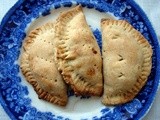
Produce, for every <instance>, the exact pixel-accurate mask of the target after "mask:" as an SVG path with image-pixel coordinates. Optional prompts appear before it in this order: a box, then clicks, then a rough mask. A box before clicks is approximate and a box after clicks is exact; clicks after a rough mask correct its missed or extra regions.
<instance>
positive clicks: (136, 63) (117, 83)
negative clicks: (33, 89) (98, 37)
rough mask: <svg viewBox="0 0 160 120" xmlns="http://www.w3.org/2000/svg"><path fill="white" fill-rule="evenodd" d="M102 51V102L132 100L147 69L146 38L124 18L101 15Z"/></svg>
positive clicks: (149, 57) (112, 103)
mask: <svg viewBox="0 0 160 120" xmlns="http://www.w3.org/2000/svg"><path fill="white" fill-rule="evenodd" d="M101 28H102V51H103V52H102V55H103V75H104V93H103V97H102V103H103V104H105V105H115V104H122V103H126V102H128V101H130V100H132V99H133V98H134V97H135V96H136V95H137V94H138V92H139V91H140V90H141V88H142V87H143V86H144V85H145V83H146V81H147V78H148V76H149V74H150V72H151V66H152V59H151V57H152V49H151V46H150V44H149V43H148V41H147V40H146V39H145V38H144V37H143V36H142V35H141V33H140V32H138V31H137V30H136V29H134V28H133V27H132V26H131V25H130V24H129V23H128V22H126V21H124V20H109V19H102V21H101Z"/></svg>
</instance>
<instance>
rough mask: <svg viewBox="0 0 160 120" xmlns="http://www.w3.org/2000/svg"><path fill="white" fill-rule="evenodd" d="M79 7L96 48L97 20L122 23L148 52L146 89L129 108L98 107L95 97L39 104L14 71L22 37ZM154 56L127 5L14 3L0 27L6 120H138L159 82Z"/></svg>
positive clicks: (117, 0) (145, 28) (101, 0)
mask: <svg viewBox="0 0 160 120" xmlns="http://www.w3.org/2000/svg"><path fill="white" fill-rule="evenodd" d="M77 4H81V5H82V6H83V7H84V8H83V10H84V13H85V15H86V19H87V22H88V24H89V25H90V26H91V28H92V30H93V33H94V35H95V37H96V38H97V41H98V43H99V46H100V48H101V32H100V25H99V24H100V19H101V18H106V17H107V18H112V19H125V20H127V21H129V22H130V23H131V24H132V25H133V26H134V27H135V28H136V29H137V30H138V31H140V32H141V33H142V34H143V35H144V36H145V38H146V39H147V40H148V41H149V43H150V44H151V45H152V48H153V58H152V64H153V67H152V71H151V74H150V76H149V78H148V81H147V83H146V85H145V86H144V87H143V89H142V90H141V91H140V93H139V94H138V95H137V96H136V98H135V99H134V100H132V101H131V102H129V103H126V104H123V105H117V106H112V107H111V106H110V107H109V106H104V105H103V104H101V102H100V101H101V99H100V98H98V97H87V96H82V97H76V96H75V95H74V94H73V92H72V91H70V92H69V103H68V104H67V106H66V107H59V106H56V105H53V104H51V103H48V102H46V101H43V100H39V99H38V97H37V94H36V93H35V92H34V90H33V88H32V86H31V85H30V84H29V83H27V82H26V80H25V78H24V77H23V75H22V74H21V71H20V68H19V56H20V54H21V47H22V43H23V40H24V39H25V36H26V35H27V33H28V32H29V31H30V30H32V29H34V28H36V27H38V26H40V25H42V24H44V23H46V22H48V21H53V20H55V19H56V18H57V16H58V15H59V13H60V12H62V11H65V10H67V9H69V8H70V7H73V6H75V5H77ZM159 62H160V52H159V46H158V40H157V38H156V35H155V32H154V30H153V28H152V26H151V24H150V22H149V20H148V18H147V17H146V15H145V14H144V12H143V11H142V10H141V9H140V7H139V6H138V5H137V4H136V3H135V2H134V1H132V0H88V1H87V0H19V1H18V2H17V3H16V4H15V5H14V6H13V7H12V8H11V9H10V11H9V12H8V13H7V14H6V16H5V17H4V18H3V21H2V24H1V26H0V102H1V104H2V106H3V108H4V109H5V111H6V112H7V113H8V115H9V116H10V118H11V119H12V120H15V119H24V120H70V119H74V120H79V119H80V120H99V119H102V120H131V119H134V120H136V119H140V118H142V117H143V116H144V115H145V114H146V113H147V112H148V110H149V108H150V107H151V104H152V102H153V100H154V97H155V95H156V91H157V88H158V83H159V76H160V63H159Z"/></svg>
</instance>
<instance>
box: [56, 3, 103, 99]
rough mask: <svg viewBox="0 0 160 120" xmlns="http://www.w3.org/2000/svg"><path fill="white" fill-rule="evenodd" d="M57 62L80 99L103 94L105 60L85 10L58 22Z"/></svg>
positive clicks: (70, 12)
mask: <svg viewBox="0 0 160 120" xmlns="http://www.w3.org/2000/svg"><path fill="white" fill-rule="evenodd" d="M55 29H56V31H55V32H56V38H57V39H56V42H57V46H56V49H57V52H56V53H57V55H56V61H57V65H58V70H59V71H60V72H61V74H62V76H63V78H64V80H65V82H66V83H67V84H69V85H70V86H71V88H72V89H73V90H74V92H75V94H77V95H95V96H100V95H101V94H102V87H103V86H102V58H101V54H100V48H99V46H98V44H97V42H96V39H95V37H94V35H93V33H92V32H91V29H90V27H89V26H88V25H87V22H86V19H85V16H84V13H83V11H82V7H81V6H77V7H75V8H72V9H70V10H68V11H66V12H63V13H61V14H60V16H59V17H58V19H57V22H56V26H55Z"/></svg>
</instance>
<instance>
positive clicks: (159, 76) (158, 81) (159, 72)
mask: <svg viewBox="0 0 160 120" xmlns="http://www.w3.org/2000/svg"><path fill="white" fill-rule="evenodd" d="M75 1H76V0H75ZM126 1H127V2H128V3H130V4H131V5H132V7H133V8H134V9H135V10H137V11H138V12H139V13H140V14H139V15H140V16H141V18H142V19H143V21H144V22H145V24H146V25H147V27H148V28H149V32H150V35H151V36H152V38H153V39H154V43H155V47H156V49H155V51H156V55H157V56H156V59H157V61H156V64H157V68H156V75H155V76H156V77H155V81H154V83H155V85H154V87H153V90H152V92H151V93H150V95H151V97H150V98H149V99H148V101H147V102H146V104H145V106H144V107H143V109H142V110H141V111H140V112H139V113H138V114H137V116H136V118H135V120H139V119H142V118H144V117H145V115H146V114H147V113H148V112H149V110H150V108H151V107H152V104H153V102H154V100H155V96H156V94H157V91H158V87H159V86H160V52H158V51H160V43H159V42H158V38H157V35H156V33H155V30H154V28H153V26H152V24H151V22H150V20H149V18H148V16H147V15H146V13H145V12H144V11H143V9H142V8H141V7H140V6H139V5H138V4H137V3H136V2H135V1H134V0H126ZM23 2H25V1H23V0H18V1H17V2H16V3H15V4H14V5H13V6H12V7H11V8H10V9H9V10H8V12H7V13H6V14H5V15H4V17H3V18H2V20H1V23H0V33H1V32H2V30H3V28H4V26H5V24H6V22H7V21H8V19H9V17H10V15H11V14H12V13H13V12H14V11H15V10H16V9H17V8H18V7H19V6H20V5H21V4H22V3H23ZM0 104H1V106H2V108H3V109H4V111H5V112H6V113H7V115H8V116H9V117H10V119H12V120H16V118H15V116H14V115H13V113H12V112H11V111H10V110H9V109H8V107H7V105H6V103H5V101H4V99H3V97H2V94H1V91H0Z"/></svg>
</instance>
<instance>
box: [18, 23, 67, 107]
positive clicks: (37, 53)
mask: <svg viewBox="0 0 160 120" xmlns="http://www.w3.org/2000/svg"><path fill="white" fill-rule="evenodd" d="M54 40H55V29H54V23H47V24H45V25H43V26H41V27H39V28H37V29H35V30H33V31H31V32H30V33H29V35H28V37H27V39H26V41H25V43H24V46H23V48H24V52H23V53H22V56H21V64H20V66H21V69H22V73H23V74H24V76H25V77H26V80H27V81H28V82H29V83H30V84H32V86H33V87H34V89H35V91H36V92H37V94H38V96H39V98H41V99H44V100H47V101H49V102H51V103H55V104H57V105H62V106H64V105H66V103H67V100H68V98H67V88H66V84H65V83H64V81H63V79H62V76H61V75H60V73H59V71H58V69H57V67H56V65H55V61H54V56H55V55H54V54H55V50H54V47H55V46H54V44H55V42H54Z"/></svg>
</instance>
